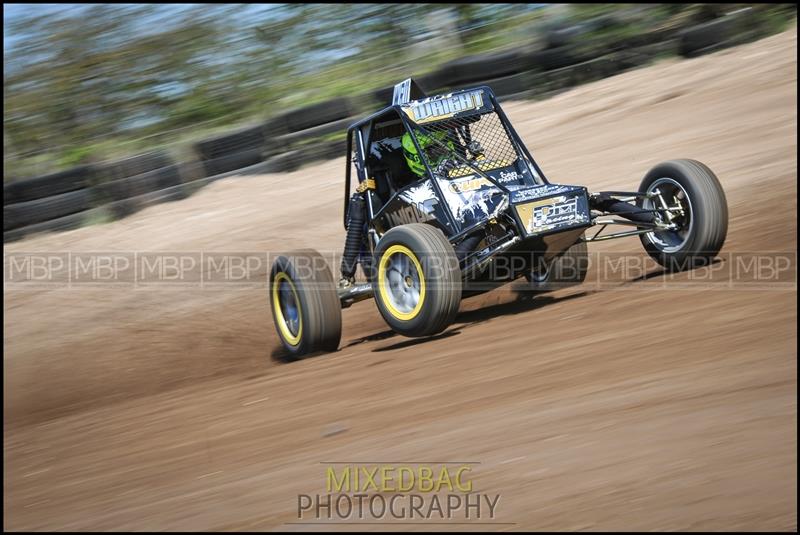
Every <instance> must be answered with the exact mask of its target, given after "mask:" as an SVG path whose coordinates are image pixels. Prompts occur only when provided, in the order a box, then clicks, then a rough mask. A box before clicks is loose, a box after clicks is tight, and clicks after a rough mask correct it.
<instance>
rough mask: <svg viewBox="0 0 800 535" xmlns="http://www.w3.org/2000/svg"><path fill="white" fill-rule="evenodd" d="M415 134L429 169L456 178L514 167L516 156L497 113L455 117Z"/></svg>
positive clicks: (426, 125)
mask: <svg viewBox="0 0 800 535" xmlns="http://www.w3.org/2000/svg"><path fill="white" fill-rule="evenodd" d="M414 130H415V132H414V134H415V136H416V138H417V142H418V143H419V145H420V148H421V149H422V155H423V158H425V160H426V161H427V163H428V166H429V167H430V168H431V170H433V171H434V172H436V173H437V174H439V175H440V176H445V177H450V178H455V177H458V176H462V175H464V174H470V173H473V172H474V171H473V169H478V170H480V171H488V170H491V169H496V168H498V167H506V166H511V165H514V164H515V163H516V161H517V153H516V150H515V149H514V145H513V144H512V142H511V139H510V138H509V136H508V133H507V132H506V129H505V127H504V126H503V124H502V122H501V121H500V117H499V116H498V115H497V113H494V112H491V113H484V114H480V115H471V116H467V117H453V118H450V119H445V120H442V121H437V122H435V123H428V124H425V125H415V126H414Z"/></svg>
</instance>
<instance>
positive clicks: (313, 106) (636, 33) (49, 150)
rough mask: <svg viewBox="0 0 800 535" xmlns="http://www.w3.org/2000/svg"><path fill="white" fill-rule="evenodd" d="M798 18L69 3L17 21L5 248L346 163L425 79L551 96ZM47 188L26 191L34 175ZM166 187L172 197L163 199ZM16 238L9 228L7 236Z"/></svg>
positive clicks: (8, 17) (551, 7)
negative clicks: (403, 90) (224, 178)
mask: <svg viewBox="0 0 800 535" xmlns="http://www.w3.org/2000/svg"><path fill="white" fill-rule="evenodd" d="M795 13H796V5H794V4H791V5H789V4H787V5H759V4H752V5H751V4H712V5H707V4H650V5H629V4H598V5H568V4H486V5H481V4H477V5H475V4H449V5H443V4H409V5H397V4H385V5H384V4H304V5H303V4H270V5H246V4H220V5H207V4H165V5H160V4H151V5H137V4H96V5H85V4H63V5H56V4H51V5H33V4H30V5H18V4H8V5H6V6H5V9H4V15H3V17H4V31H3V40H4V57H3V60H4V110H3V148H4V151H3V152H4V159H3V178H4V186H5V187H4V231H5V232H4V238H5V240H6V241H8V240H14V239H17V238H19V237H22V236H24V235H27V234H30V233H32V232H39V231H48V230H59V229H64V228H73V227H76V226H81V225H85V224H91V223H97V222H103V221H108V220H111V219H114V218H118V217H122V216H125V215H128V214H130V213H132V212H134V211H136V210H138V209H139V208H141V207H142V206H144V205H146V204H150V203H154V202H160V201H162V200H170V199H175V198H182V197H183V196H185V195H188V194H191V193H192V192H193V191H195V190H196V189H197V188H199V187H200V186H202V185H203V184H205V183H207V182H208V181H207V180H206V181H203V180H202V179H206V178H208V177H213V176H217V175H220V174H223V173H226V172H231V171H236V170H240V169H243V168H250V167H251V166H254V165H256V164H259V163H264V165H261V166H260V167H255V168H252V169H251V171H256V172H275V171H289V170H292V169H295V168H297V167H299V166H300V165H303V164H305V163H308V162H310V161H313V160H315V159H324V158H327V157H331V156H336V155H339V154H343V152H344V130H345V127H346V126H347V124H349V122H350V121H351V120H353V119H354V118H355V117H357V116H359V115H361V114H363V113H365V112H371V111H373V110H375V109H377V108H379V107H381V106H383V105H386V104H387V102H388V100H389V98H390V95H391V86H392V85H393V84H394V83H397V82H398V81H400V80H402V79H404V78H406V77H408V76H414V77H416V78H417V79H418V81H419V82H420V83H421V85H422V86H423V88H424V89H426V90H428V91H438V90H443V89H451V88H458V87H463V86H466V85H476V84H478V83H488V84H489V85H490V86H491V87H492V88H493V89H494V91H495V92H496V93H498V94H499V95H501V96H503V97H509V96H514V97H515V98H545V97H547V96H551V95H552V94H554V93H555V92H558V91H561V90H564V89H566V88H569V87H573V86H575V85H578V84H581V83H585V82H588V81H591V80H596V79H599V78H602V77H605V76H610V75H612V74H616V73H619V72H623V71H625V70H629V69H632V68H635V67H638V66H641V65H644V64H647V63H650V62H652V61H654V60H658V59H662V58H666V57H670V56H672V55H678V54H680V55H684V56H696V55H700V54H703V53H707V52H711V51H714V50H719V49H721V48H725V47H728V46H732V45H736V44H741V43H743V42H747V41H751V40H754V39H757V38H759V37H763V36H766V35H770V34H772V33H775V32H778V31H780V30H782V29H783V28H785V27H786V26H787V24H789V22H790V20H791V19H792V17H794V14H795ZM34 177H35V178H36V179H35V180H30V179H31V178H34ZM159 192H161V193H159ZM9 231H10V232H9Z"/></svg>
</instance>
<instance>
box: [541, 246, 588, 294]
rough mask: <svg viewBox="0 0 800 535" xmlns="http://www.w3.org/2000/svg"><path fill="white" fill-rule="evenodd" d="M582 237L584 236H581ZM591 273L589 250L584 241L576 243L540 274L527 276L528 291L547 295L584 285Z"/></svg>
mask: <svg viewBox="0 0 800 535" xmlns="http://www.w3.org/2000/svg"><path fill="white" fill-rule="evenodd" d="M581 237H582V236H581ZM588 271H589V249H588V247H587V245H586V242H585V241H583V240H580V241H577V242H575V243H574V244H573V245H571V246H570V247H569V248H568V249H567V250H566V251H564V252H563V253H562V254H560V255H559V256H557V257H556V258H554V259H553V260H551V261H550V262H549V263H548V265H547V266H546V267H543V269H541V270H539V271H538V272H531V273H530V274H528V275H526V278H527V279H528V291H530V292H533V293H546V292H552V291H555V290H560V289H561V288H569V287H571V286H577V285H579V284H582V283H583V281H584V280H586V273H587V272H588Z"/></svg>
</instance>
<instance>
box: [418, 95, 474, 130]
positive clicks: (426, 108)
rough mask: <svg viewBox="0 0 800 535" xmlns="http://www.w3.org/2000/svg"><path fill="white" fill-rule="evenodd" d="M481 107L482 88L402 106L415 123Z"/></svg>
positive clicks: (439, 118) (435, 119)
mask: <svg viewBox="0 0 800 535" xmlns="http://www.w3.org/2000/svg"><path fill="white" fill-rule="evenodd" d="M482 107H483V90H482V89H477V90H474V91H466V92H464V93H458V94H456V95H448V96H444V97H436V98H433V99H428V100H423V101H421V102H415V103H412V104H411V105H409V106H408V107H407V108H404V110H405V111H406V113H407V114H408V115H409V117H410V118H411V119H412V120H413V121H414V122H416V123H427V122H431V121H438V120H441V119H446V118H448V117H452V116H453V115H455V114H457V113H461V112H465V111H469V110H476V109H479V108H482Z"/></svg>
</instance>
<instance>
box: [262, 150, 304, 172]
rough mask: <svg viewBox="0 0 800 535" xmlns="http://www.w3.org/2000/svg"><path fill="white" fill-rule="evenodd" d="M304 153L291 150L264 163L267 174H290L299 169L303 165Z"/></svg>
mask: <svg viewBox="0 0 800 535" xmlns="http://www.w3.org/2000/svg"><path fill="white" fill-rule="evenodd" d="M302 156H303V155H302V151H299V150H290V151H289V152H284V153H283V154H278V155H277V156H273V157H271V158H269V159H267V160H266V161H265V162H264V172H265V173H288V172H290V171H294V170H295V169H299V168H300V165H301V163H302Z"/></svg>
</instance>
